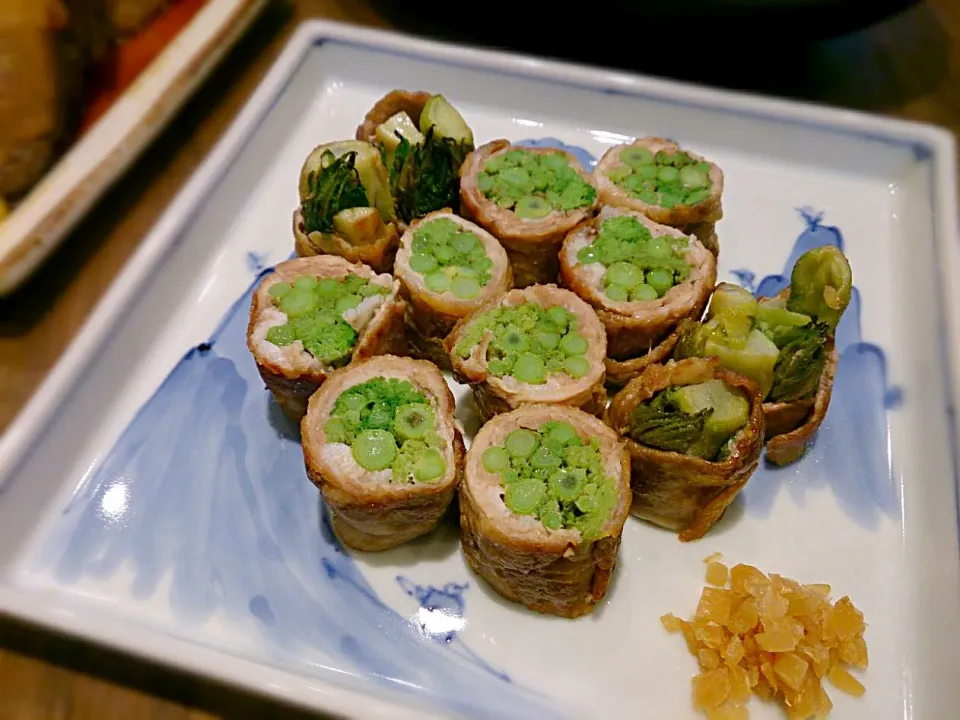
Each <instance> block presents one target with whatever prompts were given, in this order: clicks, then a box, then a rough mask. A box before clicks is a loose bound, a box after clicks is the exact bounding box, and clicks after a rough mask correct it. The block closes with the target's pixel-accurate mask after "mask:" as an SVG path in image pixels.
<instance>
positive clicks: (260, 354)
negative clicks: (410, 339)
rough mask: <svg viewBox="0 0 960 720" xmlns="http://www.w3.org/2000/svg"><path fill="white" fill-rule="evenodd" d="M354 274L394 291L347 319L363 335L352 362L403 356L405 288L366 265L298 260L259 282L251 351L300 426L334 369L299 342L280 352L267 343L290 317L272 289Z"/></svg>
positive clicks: (332, 259)
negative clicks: (303, 278) (307, 277)
mask: <svg viewBox="0 0 960 720" xmlns="http://www.w3.org/2000/svg"><path fill="white" fill-rule="evenodd" d="M351 274H353V275H359V276H360V277H362V278H365V279H367V280H368V281H369V282H373V283H377V284H379V285H383V286H384V287H388V288H390V290H391V291H390V293H389V294H388V295H381V296H375V297H374V298H372V299H371V298H368V299H367V300H366V301H365V302H367V306H366V307H365V306H364V305H363V304H361V306H360V307H358V308H355V309H354V310H348V311H347V312H346V313H344V314H343V318H344V320H346V321H347V322H348V323H350V324H351V325H352V326H353V327H354V329H355V330H356V331H357V335H358V337H357V343H356V345H355V346H354V348H353V355H352V357H351V362H356V361H357V360H360V359H363V358H367V357H371V356H374V355H382V354H387V353H395V354H403V353H404V351H405V346H404V341H403V313H404V310H405V309H406V303H405V302H404V301H403V300H402V299H401V298H400V294H399V293H400V283H398V282H397V281H395V280H394V279H393V278H392V277H391V276H390V275H378V274H377V273H375V272H374V271H373V270H371V269H370V268H369V267H367V266H365V265H360V264H352V263H349V262H347V261H346V260H344V259H343V258H339V257H336V256H334V255H321V256H316V257H309V258H296V259H294V260H287V261H285V262H282V263H279V264H278V265H277V266H276V267H275V268H274V271H273V272H272V273H270V274H269V275H267V276H266V277H264V278H263V280H261V281H260V284H259V285H258V286H257V289H256V290H255V291H254V293H253V301H252V303H251V306H250V323H249V325H248V326H247V347H248V348H249V350H250V352H251V353H252V354H253V357H254V359H255V360H256V362H257V370H258V371H259V372H260V377H262V378H263V382H264V383H265V384H266V386H267V389H268V390H270V392H272V393H273V396H274V398H275V399H276V401H277V404H278V405H279V406H280V408H281V409H282V410H283V412H284V413H285V414H286V415H287V416H288V417H289V418H290V419H291V420H293V421H294V422H300V420H301V418H303V415H304V413H305V412H306V411H307V400H308V399H309V397H310V396H311V395H313V393H314V392H316V390H317V388H319V387H320V385H321V384H322V383H323V381H324V380H326V379H327V376H328V375H329V374H330V372H331V371H332V368H330V367H325V366H324V365H322V364H321V363H320V361H319V360H317V359H316V358H315V357H313V355H311V354H310V353H309V352H307V351H306V350H305V349H304V347H303V344H302V343H301V342H300V341H299V340H297V341H296V342H294V343H292V344H290V345H286V346H284V347H279V346H277V345H274V344H273V343H271V342H269V341H268V340H267V339H266V334H267V331H268V330H269V329H270V328H271V327H273V326H274V325H283V324H285V323H286V321H287V316H286V315H285V314H284V313H282V312H280V310H279V309H278V308H276V307H275V306H274V304H273V302H272V301H271V299H270V295H269V291H270V287H271V286H273V285H275V284H276V283H278V282H292V281H293V280H295V279H296V278H298V277H300V276H301V275H313V276H315V277H317V278H337V279H340V278H344V277H346V276H347V275H351ZM371 300H372V301H373V302H371Z"/></svg>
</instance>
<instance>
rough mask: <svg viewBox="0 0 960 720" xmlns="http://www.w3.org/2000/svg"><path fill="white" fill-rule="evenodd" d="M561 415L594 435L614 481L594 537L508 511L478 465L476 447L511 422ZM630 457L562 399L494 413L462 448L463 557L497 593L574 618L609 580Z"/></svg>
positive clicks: (625, 509) (522, 424) (497, 441)
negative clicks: (609, 506)
mask: <svg viewBox="0 0 960 720" xmlns="http://www.w3.org/2000/svg"><path fill="white" fill-rule="evenodd" d="M547 420H558V421H565V422H568V423H570V424H571V425H573V427H575V428H576V429H577V432H578V433H579V435H580V437H581V439H583V440H585V441H586V440H589V438H592V437H595V438H597V440H598V441H599V443H600V448H601V453H602V454H603V458H604V469H605V471H606V473H607V474H608V475H609V476H610V477H612V478H613V479H614V480H615V481H616V483H617V489H618V491H619V501H618V503H617V504H616V506H615V507H614V509H613V511H612V512H611V514H610V517H609V519H608V520H607V522H606V524H605V525H604V526H603V528H602V530H601V534H600V537H599V538H598V539H596V540H593V541H585V540H584V539H583V537H582V536H581V534H580V531H579V530H568V529H561V530H548V529H547V528H545V527H544V526H543V524H542V523H541V522H540V521H539V520H537V519H536V518H534V517H532V516H521V515H515V514H514V513H512V512H511V511H510V510H508V509H507V507H506V505H504V503H503V498H502V494H503V493H502V489H501V485H500V479H499V476H497V475H494V474H492V473H489V472H487V471H486V469H484V467H483V462H482V459H481V458H482V456H483V451H484V450H486V449H487V448H489V447H491V446H492V445H502V444H503V442H504V439H505V438H506V436H507V435H508V434H509V433H510V432H512V431H513V430H516V429H517V428H532V429H536V428H539V427H540V426H541V425H542V424H543V423H544V422H546V421H547ZM629 475H630V464H629V460H628V457H627V453H626V451H625V449H624V446H623V443H622V442H621V441H620V439H619V438H618V437H617V435H616V434H615V433H614V432H612V431H611V430H610V428H608V427H607V426H606V425H604V424H603V423H602V422H600V421H599V420H597V419H596V418H594V417H593V416H591V415H587V414H586V413H584V412H581V411H579V410H575V409H572V408H568V407H556V406H548V405H527V406H525V407H523V408H520V409H519V410H514V411H513V412H510V413H506V414H504V415H498V416H497V417H496V418H494V419H493V420H491V421H490V422H488V423H487V424H486V425H484V426H483V427H482V428H481V429H480V432H479V433H477V436H476V438H475V439H474V441H473V444H472V445H471V446H470V452H468V453H467V458H466V463H465V469H464V477H463V481H462V483H461V486H460V529H461V545H462V547H463V555H464V558H465V559H466V561H467V565H468V566H469V567H470V569H471V570H473V571H474V572H475V573H477V574H478V575H480V576H481V577H482V578H484V579H485V580H486V581H487V582H488V583H489V584H490V586H491V587H492V588H493V589H494V590H496V591H497V592H498V593H499V594H500V595H502V596H503V597H505V598H507V599H508V600H512V601H513V602H519V603H522V604H523V605H526V606H527V607H528V608H530V609H531V610H535V611H537V612H541V613H550V614H552V615H559V616H561V617H566V618H575V617H579V616H581V615H585V614H587V613H589V612H591V611H592V610H593V609H594V607H596V604H597V603H598V602H600V600H602V599H603V597H604V595H605V594H606V592H607V589H608V587H609V585H610V579H611V576H612V574H613V570H614V566H615V565H616V562H617V554H618V551H619V548H620V536H621V534H622V532H623V526H624V523H626V520H627V516H628V515H629V509H630V484H629Z"/></svg>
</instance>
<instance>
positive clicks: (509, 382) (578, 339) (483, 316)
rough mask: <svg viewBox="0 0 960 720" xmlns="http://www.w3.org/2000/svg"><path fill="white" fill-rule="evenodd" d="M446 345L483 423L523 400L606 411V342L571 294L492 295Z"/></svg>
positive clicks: (540, 290) (534, 288) (546, 288)
mask: <svg viewBox="0 0 960 720" xmlns="http://www.w3.org/2000/svg"><path fill="white" fill-rule="evenodd" d="M444 345H445V347H446V348H447V350H448V351H449V353H450V362H451V364H452V366H453V376H454V378H456V379H457V381H458V382H462V383H467V384H469V385H470V386H471V387H472V389H473V397H474V400H475V401H476V404H477V409H478V410H479V412H480V415H481V417H483V418H484V419H485V420H486V419H489V418H490V417H492V416H493V415H496V414H497V413H502V412H507V411H509V410H513V409H514V408H517V407H520V406H521V405H524V404H528V403H544V404H550V405H567V406H570V407H577V408H581V409H583V410H585V411H587V412H590V413H593V414H595V415H599V414H601V413H602V412H603V407H604V405H605V404H606V399H607V397H606V390H605V389H604V385H603V381H604V376H605V374H606V372H605V369H604V364H603V358H604V356H605V355H606V348H607V337H606V334H605V333H604V330H603V325H602V324H601V323H600V320H599V319H598V318H597V314H596V313H595V312H594V311H593V309H592V308H591V307H590V306H589V305H587V304H586V303H585V302H584V301H583V300H581V299H580V298H578V297H577V296H576V295H574V294H573V293H572V292H570V291H569V290H561V289H560V288H558V287H556V286H555V285H531V286H530V287H527V288H523V289H519V290H511V291H510V292H508V293H506V294H504V295H500V296H498V297H495V298H493V299H491V300H490V301H489V302H487V303H485V304H484V305H483V306H481V307H480V308H478V309H477V310H476V311H475V312H474V313H472V314H471V315H469V316H467V317H466V318H464V319H462V320H460V321H459V322H458V323H457V325H456V326H455V327H454V329H453V331H452V332H451V333H450V335H448V336H447V339H446V340H445V341H444Z"/></svg>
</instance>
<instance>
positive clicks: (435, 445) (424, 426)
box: [324, 377, 447, 483]
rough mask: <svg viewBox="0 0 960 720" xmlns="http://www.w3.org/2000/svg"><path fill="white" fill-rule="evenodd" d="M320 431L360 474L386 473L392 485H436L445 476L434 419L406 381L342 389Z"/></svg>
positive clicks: (382, 381) (379, 379)
mask: <svg viewBox="0 0 960 720" xmlns="http://www.w3.org/2000/svg"><path fill="white" fill-rule="evenodd" d="M324 430H325V431H326V433H327V441H328V442H332V443H344V444H346V445H349V446H350V451H351V454H352V455H353V459H354V460H356V462H357V464H358V465H359V466H360V467H362V468H363V469H364V470H369V471H371V472H376V471H378V470H387V469H392V470H393V481H394V482H398V483H410V482H421V483H431V482H437V481H439V480H440V479H441V478H442V477H443V476H444V475H445V474H446V472H447V461H446V460H445V459H444V457H443V444H444V443H443V439H442V438H441V437H440V435H439V434H438V433H437V431H436V430H437V418H436V415H435V414H434V411H433V409H432V408H431V407H430V403H429V401H428V400H427V398H426V396H425V395H424V394H423V393H422V392H420V391H419V390H418V389H417V388H415V387H414V386H413V384H412V383H410V382H408V381H406V380H399V379H397V378H389V379H388V378H384V377H375V378H372V379H370V380H367V381H366V382H364V383H360V384H359V385H354V386H353V387H351V388H348V389H346V390H344V391H343V392H342V393H340V396H339V397H338V398H337V401H336V403H334V406H333V411H332V412H331V413H330V419H329V420H327V424H326V425H325V426H324Z"/></svg>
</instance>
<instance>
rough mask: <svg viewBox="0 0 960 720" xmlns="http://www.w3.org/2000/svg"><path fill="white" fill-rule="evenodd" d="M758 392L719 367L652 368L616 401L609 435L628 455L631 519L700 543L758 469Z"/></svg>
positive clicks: (703, 363)
mask: <svg viewBox="0 0 960 720" xmlns="http://www.w3.org/2000/svg"><path fill="white" fill-rule="evenodd" d="M761 403H762V401H761V398H760V391H759V389H758V388H757V386H756V383H754V382H753V381H751V380H748V379H747V378H745V377H743V376H742V375H737V374H736V373H733V372H730V371H729V370H724V369H723V368H721V367H720V365H719V363H718V362H717V360H716V359H714V358H711V359H702V358H692V359H687V360H681V361H679V362H677V361H670V362H668V363H667V364H666V365H650V366H649V367H647V369H646V370H644V371H643V373H642V374H641V375H640V376H638V377H635V378H634V379H633V380H631V381H630V382H629V383H627V385H626V387H624V388H623V389H622V390H621V391H620V392H619V393H617V394H616V395H615V396H614V398H613V400H612V401H611V402H610V407H609V408H608V409H607V422H608V423H609V425H610V427H612V428H613V429H614V430H616V431H617V432H618V433H619V434H620V435H622V436H623V437H624V438H626V443H627V450H628V451H629V453H630V462H631V479H630V484H631V487H632V488H633V507H632V512H633V514H635V515H637V516H639V517H641V518H643V519H644V520H649V521H650V522H653V523H655V524H656V525H660V526H661V527H665V528H667V529H669V530H673V531H674V532H677V533H679V535H680V539H681V540H683V541H689V540H697V539H698V538H701V537H703V536H704V535H705V534H706V533H707V532H708V531H709V530H710V528H711V527H713V524H714V523H715V522H717V520H719V519H720V517H721V516H722V515H723V512H724V510H726V508H727V506H728V505H729V504H730V503H731V502H733V499H734V498H735V497H736V496H737V494H738V493H739V492H740V491H741V490H742V489H743V487H744V486H745V485H746V483H747V480H749V479H750V476H751V475H752V474H753V472H754V471H755V470H756V469H757V465H758V463H759V460H760V452H761V449H762V446H763V408H762V406H761Z"/></svg>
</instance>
